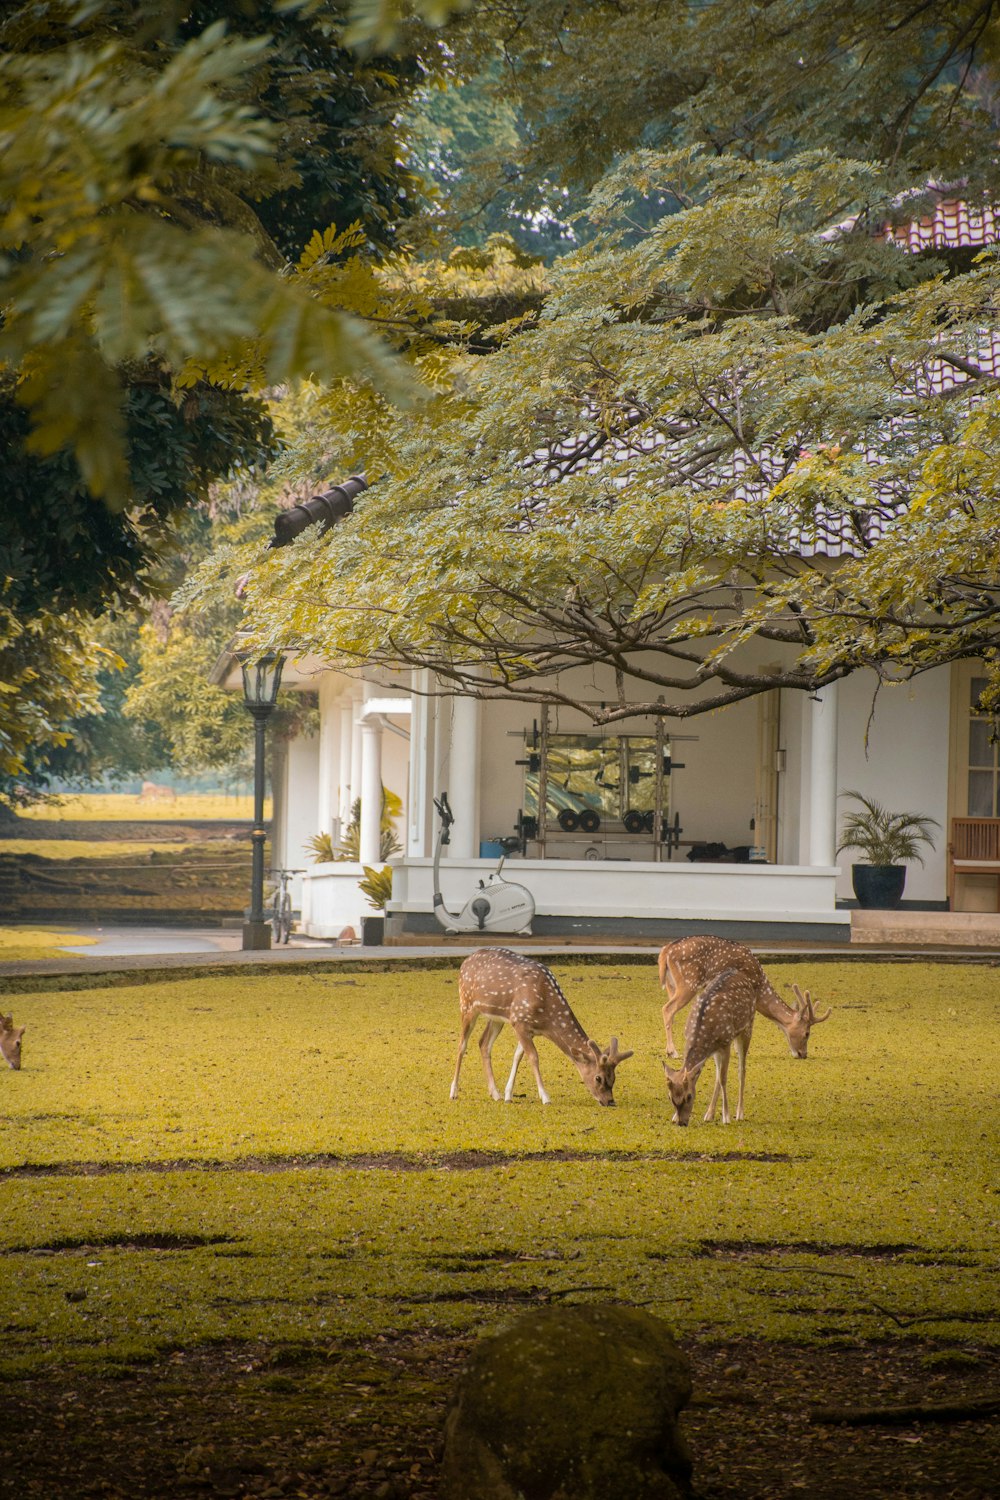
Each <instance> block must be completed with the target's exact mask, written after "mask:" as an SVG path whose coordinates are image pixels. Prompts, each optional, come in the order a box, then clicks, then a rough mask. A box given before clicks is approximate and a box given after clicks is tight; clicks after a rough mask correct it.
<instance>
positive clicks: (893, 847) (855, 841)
mask: <svg viewBox="0 0 1000 1500" xmlns="http://www.w3.org/2000/svg"><path fill="white" fill-rule="evenodd" d="M841 796H843V797H851V798H853V799H854V801H855V802H859V803H860V804H861V806H860V808H859V809H858V811H856V812H852V813H848V815H847V817H846V818H845V820H844V826H843V829H842V830H841V835H840V843H839V844H838V845H837V853H838V854H839V853H840V851H841V850H842V849H858V850H860V852H861V854H862V855H863V856H864V858H863V860H862V861H859V863H858V864H856V865H853V866H852V867H851V881H852V884H853V886H854V894H855V895H856V896H857V898H858V905H859V906H864V907H878V908H884V907H893V906H898V905H899V903H900V901H901V900H902V896H903V888H904V886H905V885H906V866H907V862H908V861H909V860H911V859H915V860H918V861H919V863H920V864H923V862H924V861H923V856H922V854H921V853H920V845H921V844H929V845H930V847H931V848H932V849H933V847H934V836H933V834H932V833H931V829H932V828H938V827H940V824H939V823H938V822H937V821H936V819H934V818H927V817H922V816H921V815H920V814H919V813H909V812H902V813H892V812H889V811H888V810H887V809H886V808H884V807H883V806H882V805H881V803H879V802H876V801H875V800H874V798H873V797H864V796H862V794H861V793H860V792H842V793H841Z"/></svg>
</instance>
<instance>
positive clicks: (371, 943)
mask: <svg viewBox="0 0 1000 1500" xmlns="http://www.w3.org/2000/svg"><path fill="white" fill-rule="evenodd" d="M361 941H362V943H363V944H364V946H365V947H366V948H381V946H382V944H383V942H384V941H385V917H362V918H361Z"/></svg>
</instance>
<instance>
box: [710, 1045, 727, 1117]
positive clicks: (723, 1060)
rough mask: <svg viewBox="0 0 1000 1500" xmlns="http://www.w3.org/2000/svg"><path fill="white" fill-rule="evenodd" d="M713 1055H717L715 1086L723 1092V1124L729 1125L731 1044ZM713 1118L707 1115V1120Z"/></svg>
mask: <svg viewBox="0 0 1000 1500" xmlns="http://www.w3.org/2000/svg"><path fill="white" fill-rule="evenodd" d="M713 1056H714V1057H715V1086H716V1088H717V1089H718V1090H719V1092H720V1093H721V1094H722V1123H723V1125H728V1124H729V1100H728V1098H727V1097H726V1077H727V1075H728V1073H729V1044H728V1043H727V1044H726V1046H725V1047H720V1048H719V1050H718V1052H716V1053H714V1054H713ZM713 1099H714V1091H713ZM713 1113H714V1110H713ZM711 1118H712V1116H711V1115H706V1116H705V1119H706V1120H710V1119H711Z"/></svg>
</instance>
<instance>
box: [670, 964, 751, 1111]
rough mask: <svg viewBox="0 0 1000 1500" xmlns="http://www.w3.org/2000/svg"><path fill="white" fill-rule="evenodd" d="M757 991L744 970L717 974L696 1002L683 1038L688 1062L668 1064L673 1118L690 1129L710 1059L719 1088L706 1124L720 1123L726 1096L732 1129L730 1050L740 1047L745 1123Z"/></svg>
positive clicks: (740, 1107) (738, 1106) (739, 1101)
mask: <svg viewBox="0 0 1000 1500" xmlns="http://www.w3.org/2000/svg"><path fill="white" fill-rule="evenodd" d="M756 1000H757V991H756V987H755V985H754V983H753V980H752V979H751V977H750V975H749V974H747V973H746V972H745V971H744V970H740V969H727V970H726V971H725V973H723V974H717V975H716V976H715V978H714V979H712V980H711V981H710V982H709V984H708V986H707V987H706V988H705V990H704V991H703V992H702V994H701V995H699V997H698V998H697V1000H696V1001H695V1002H694V1005H693V1006H692V1009H691V1014H690V1015H689V1016H688V1023H687V1028H686V1030H685V1033H684V1040H685V1049H684V1061H683V1063H682V1064H681V1066H680V1067H679V1068H673V1069H672V1068H669V1067H668V1066H667V1064H666V1063H664V1064H663V1070H664V1072H665V1073H666V1077H667V1091H668V1093H669V1094H670V1102H671V1103H672V1104H673V1106H674V1119H675V1121H676V1122H677V1124H678V1125H686V1124H687V1123H688V1121H689V1120H690V1118H691V1112H692V1110H693V1109H694V1091H695V1088H696V1087H697V1083H698V1078H699V1076H700V1074H701V1070H702V1068H703V1067H704V1066H705V1064H706V1063H707V1061H708V1059H709V1058H710V1057H714V1059H715V1087H714V1089H713V1090H712V1097H711V1099H710V1101H709V1105H708V1109H707V1110H706V1111H705V1120H706V1121H709V1120H713V1119H714V1118H715V1107H716V1105H717V1103H718V1101H719V1095H720V1094H721V1095H722V1123H723V1125H728V1124H729V1100H728V1098H727V1096H726V1077H727V1074H728V1072H729V1050H730V1047H731V1045H732V1044H733V1043H734V1042H735V1044H736V1055H737V1057H738V1058H739V1065H740V1091H739V1098H738V1099H737V1101H736V1119H737V1120H742V1118H743V1089H744V1084H745V1082H746V1071H747V1052H748V1050H749V1047H750V1038H751V1036H752V1035H753V1022H754V1016H755V1015H756V1013H757V1009H756Z"/></svg>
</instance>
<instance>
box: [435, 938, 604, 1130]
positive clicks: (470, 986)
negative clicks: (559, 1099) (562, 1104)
mask: <svg viewBox="0 0 1000 1500" xmlns="http://www.w3.org/2000/svg"><path fill="white" fill-rule="evenodd" d="M458 1004H459V1010H460V1012H461V1018H462V1021H461V1034H460V1037H459V1042H458V1061H457V1062H456V1064H455V1077H454V1079H453V1080H452V1085H451V1097H452V1098H453V1099H457V1098H458V1075H459V1073H460V1072H461V1069H462V1058H463V1057H464V1056H465V1049H466V1047H467V1046H468V1043H469V1036H470V1035H471V1032H472V1028H473V1027H474V1026H475V1024H476V1021H477V1020H478V1019H479V1017H480V1016H483V1017H484V1018H485V1020H486V1029H485V1031H484V1032H483V1034H482V1036H481V1037H480V1039H479V1051H480V1053H481V1055H482V1059H483V1069H484V1071H485V1073H486V1087H487V1088H488V1089H489V1092H490V1098H491V1099H499V1098H500V1091H499V1089H498V1088H497V1086H496V1080H495V1079H494V1077H493V1065H492V1063H491V1061H490V1053H491V1052H492V1051H493V1043H494V1042H495V1041H496V1039H497V1037H498V1036H499V1034H500V1032H501V1030H502V1028H503V1026H504V1025H505V1024H507V1025H509V1026H510V1027H511V1029H512V1030H513V1032H514V1035H515V1036H516V1037H517V1047H516V1049H515V1051H514V1063H513V1066H512V1067H511V1070H510V1077H509V1078H508V1079H507V1087H506V1089H505V1090H504V1095H503V1097H504V1100H505V1102H506V1103H508V1104H509V1103H510V1101H511V1099H512V1098H513V1096H514V1079H515V1078H516V1077H517V1070H518V1067H519V1066H520V1063H521V1058H522V1057H523V1056H526V1057H527V1059H528V1062H529V1063H530V1064H531V1070H532V1072H533V1073H534V1075H535V1083H536V1084H537V1085H538V1097H539V1099H541V1101H542V1103H543V1104H548V1103H550V1102H551V1101H550V1099H549V1096H548V1094H547V1093H546V1092H545V1085H544V1084H543V1083H542V1075H541V1072H540V1070H539V1066H538V1052H537V1050H536V1048H535V1043H534V1041H533V1038H534V1037H536V1036H544V1037H548V1039H549V1041H550V1042H554V1043H555V1045H556V1046H557V1047H558V1048H559V1050H560V1051H561V1052H565V1054H566V1056H567V1057H568V1058H570V1059H571V1061H572V1062H573V1063H574V1064H575V1066H576V1069H577V1072H578V1073H579V1074H580V1077H581V1078H582V1079H583V1081H584V1083H585V1084H586V1085H587V1088H588V1089H589V1090H590V1092H591V1093H592V1094H593V1096H594V1098H595V1099H596V1100H597V1102H598V1104H604V1105H608V1104H614V1102H615V1100H614V1087H615V1069H616V1068H617V1067H618V1065H619V1063H623V1062H624V1061H625V1059H626V1058H628V1057H631V1056H632V1053H631V1052H619V1051H618V1038H617V1037H612V1038H611V1041H610V1043H609V1045H608V1047H607V1048H606V1049H602V1048H601V1047H600V1045H599V1044H598V1043H597V1042H595V1041H593V1040H592V1039H591V1038H589V1037H588V1036H587V1033H586V1032H585V1031H584V1029H583V1027H582V1026H581V1025H580V1023H579V1021H578V1020H577V1018H576V1016H575V1015H574V1014H573V1012H572V1010H571V1009H570V1006H569V1001H568V1000H567V999H566V996H565V995H564V994H563V992H562V990H561V989H560V988H559V985H558V983H557V981H556V978H555V976H554V975H553V974H552V973H551V972H550V971H549V970H548V969H547V968H545V966H544V965H543V964H540V963H537V962H536V961H535V960H534V959H533V958H525V957H524V955H523V954H521V953H515V952H514V951H513V950H512V949H510V948H480V949H478V950H477V951H476V952H475V953H472V954H470V955H469V957H468V958H467V959H466V960H465V962H464V963H463V965H462V967H461V969H460V970H459V975H458Z"/></svg>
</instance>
